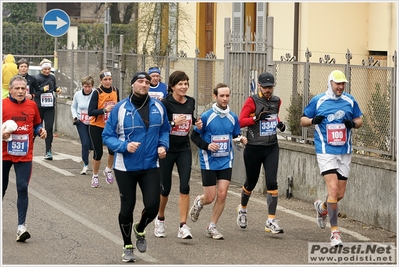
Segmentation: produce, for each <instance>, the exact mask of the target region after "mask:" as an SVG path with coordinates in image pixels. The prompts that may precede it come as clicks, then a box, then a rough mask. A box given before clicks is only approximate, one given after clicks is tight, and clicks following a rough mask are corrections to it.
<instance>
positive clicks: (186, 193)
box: [176, 150, 192, 226]
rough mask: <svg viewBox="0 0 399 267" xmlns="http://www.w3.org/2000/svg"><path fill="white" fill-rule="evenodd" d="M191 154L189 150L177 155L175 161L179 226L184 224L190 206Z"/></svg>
mask: <svg viewBox="0 0 399 267" xmlns="http://www.w3.org/2000/svg"><path fill="white" fill-rule="evenodd" d="M191 164H192V154H191V151H190V150H187V151H184V152H181V153H179V155H178V158H177V160H176V165H177V171H178V173H179V178H180V187H179V189H180V190H179V191H180V198H179V211H180V226H182V225H183V224H186V222H187V216H188V210H189V206H190V176H191Z"/></svg>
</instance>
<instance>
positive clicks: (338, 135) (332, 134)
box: [326, 123, 346, 146]
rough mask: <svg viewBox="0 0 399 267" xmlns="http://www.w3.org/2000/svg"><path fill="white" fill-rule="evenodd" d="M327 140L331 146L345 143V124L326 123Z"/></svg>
mask: <svg viewBox="0 0 399 267" xmlns="http://www.w3.org/2000/svg"><path fill="white" fill-rule="evenodd" d="M326 131H327V142H328V144H330V145H332V146H343V145H345V143H346V127H345V124H343V123H339V124H327V126H326Z"/></svg>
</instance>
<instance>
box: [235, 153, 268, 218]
mask: <svg viewBox="0 0 399 267" xmlns="http://www.w3.org/2000/svg"><path fill="white" fill-rule="evenodd" d="M261 148H262V150H260V149H259V147H256V146H246V147H245V149H244V164H245V173H246V179H245V183H244V185H243V187H242V192H241V208H243V209H244V210H246V207H247V204H248V201H249V198H250V197H251V192H252V190H253V189H254V188H255V186H256V184H257V182H258V179H259V174H260V167H261V166H262V162H263V159H264V157H265V155H264V151H263V147H261Z"/></svg>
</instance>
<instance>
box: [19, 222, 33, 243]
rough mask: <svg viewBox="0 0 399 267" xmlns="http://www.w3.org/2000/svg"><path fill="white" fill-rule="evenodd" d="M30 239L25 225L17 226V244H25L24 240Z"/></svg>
mask: <svg viewBox="0 0 399 267" xmlns="http://www.w3.org/2000/svg"><path fill="white" fill-rule="evenodd" d="M29 238H30V234H29V233H28V231H27V230H26V224H25V223H24V224H21V225H18V230H17V242H25V240H26V239H29Z"/></svg>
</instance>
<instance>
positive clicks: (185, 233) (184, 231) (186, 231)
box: [177, 224, 193, 239]
mask: <svg viewBox="0 0 399 267" xmlns="http://www.w3.org/2000/svg"><path fill="white" fill-rule="evenodd" d="M177 237H178V238H181V239H193V236H192V235H191V232H190V228H189V227H188V226H187V224H184V225H183V226H182V227H179V231H178V233H177Z"/></svg>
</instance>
